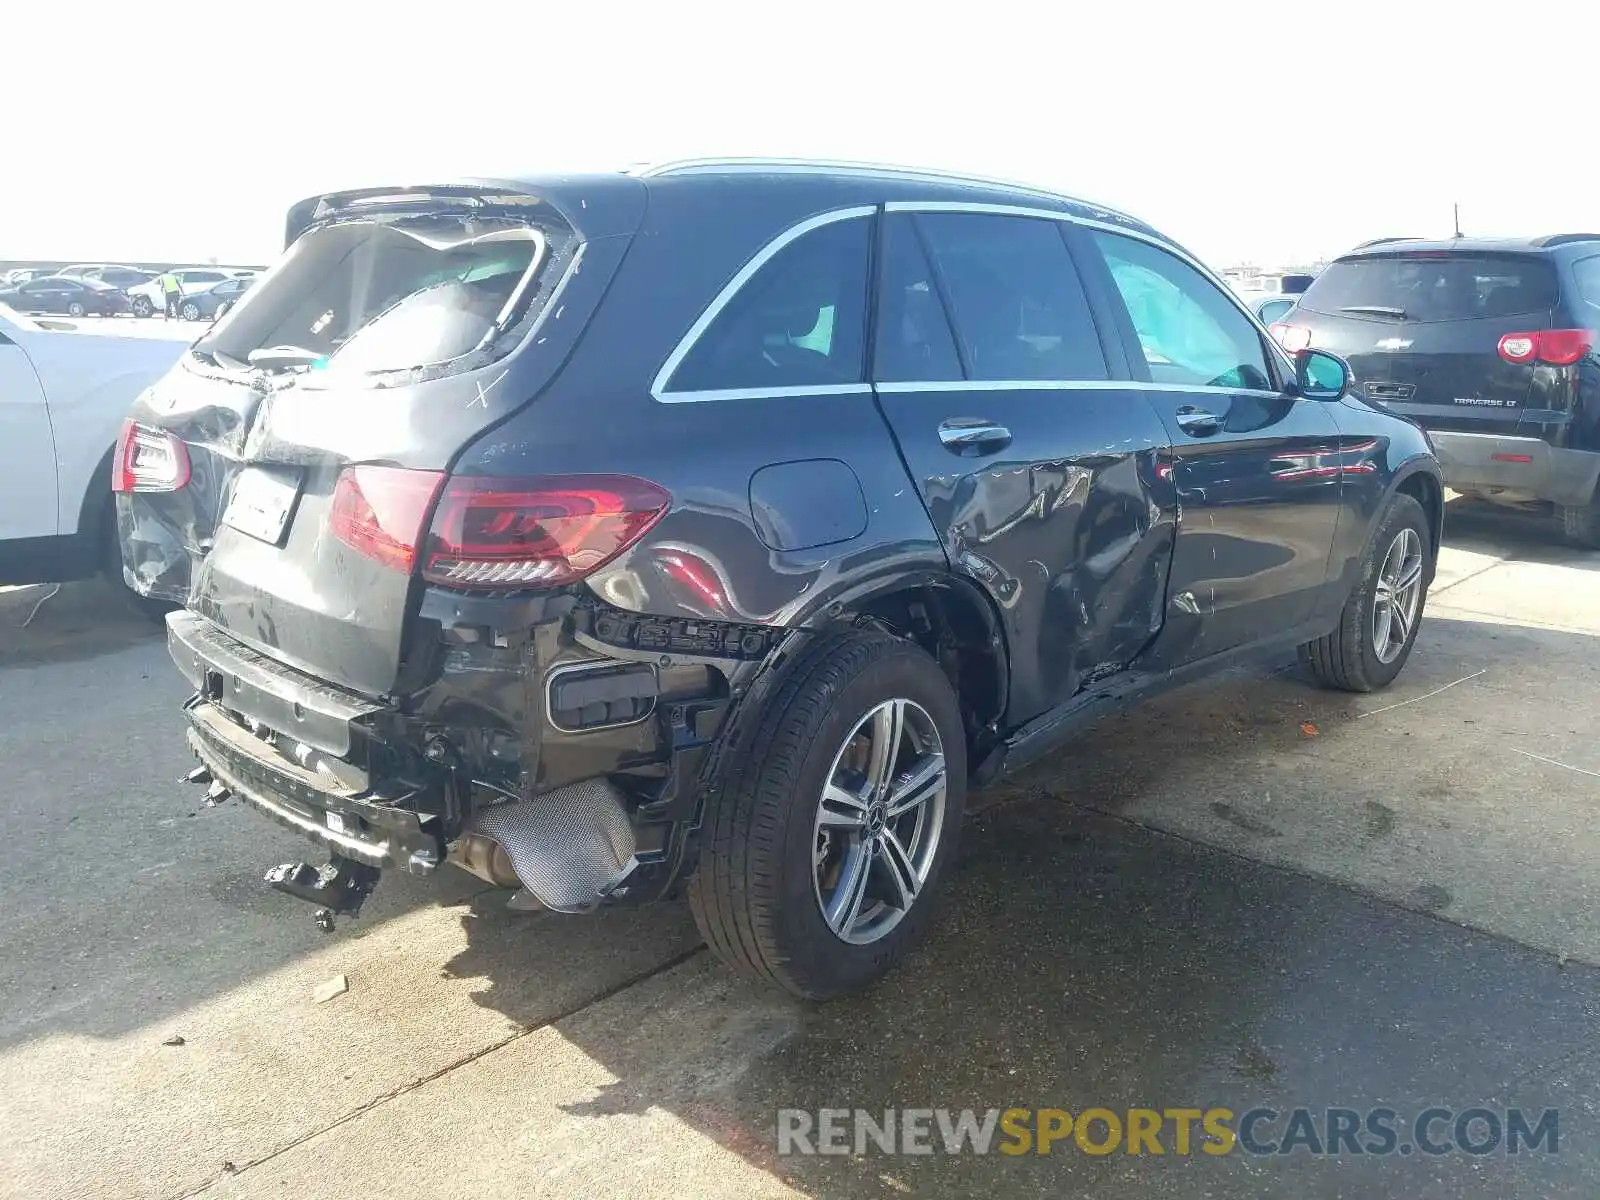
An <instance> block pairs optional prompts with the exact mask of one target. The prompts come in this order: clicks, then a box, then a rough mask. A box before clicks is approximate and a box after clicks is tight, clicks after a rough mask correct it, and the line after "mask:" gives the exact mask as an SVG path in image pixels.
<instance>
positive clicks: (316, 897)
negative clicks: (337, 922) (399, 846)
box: [264, 854, 382, 933]
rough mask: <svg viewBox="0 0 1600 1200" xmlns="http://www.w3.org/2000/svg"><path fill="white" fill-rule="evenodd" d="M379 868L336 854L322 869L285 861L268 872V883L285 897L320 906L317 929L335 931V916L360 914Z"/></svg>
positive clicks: (370, 892)
mask: <svg viewBox="0 0 1600 1200" xmlns="http://www.w3.org/2000/svg"><path fill="white" fill-rule="evenodd" d="M381 874H382V872H381V871H379V870H378V868H377V867H374V866H369V865H368V864H366V863H360V862H355V861H354V860H352V859H348V858H342V857H340V856H339V855H337V854H335V855H334V856H333V857H332V858H330V859H329V860H328V861H327V863H326V864H325V865H324V866H322V867H321V868H318V867H313V866H312V865H311V864H310V863H305V862H294V863H282V864H280V865H279V866H276V867H273V868H272V869H271V870H270V871H268V872H267V873H266V875H265V877H264V878H265V879H266V882H267V883H268V884H270V885H271V886H272V887H274V888H276V889H277V890H278V891H280V892H282V893H284V894H285V895H286V896H293V897H294V898H295V899H296V900H304V901H306V902H307V903H310V904H316V905H320V906H321V907H320V908H318V910H317V913H316V922H317V928H318V929H321V930H322V931H323V932H324V933H331V932H332V931H333V918H334V916H335V915H341V916H347V917H357V916H360V915H361V906H362V905H363V904H365V903H366V901H367V897H368V896H370V895H372V889H373V888H375V887H377V886H378V876H379V875H381Z"/></svg>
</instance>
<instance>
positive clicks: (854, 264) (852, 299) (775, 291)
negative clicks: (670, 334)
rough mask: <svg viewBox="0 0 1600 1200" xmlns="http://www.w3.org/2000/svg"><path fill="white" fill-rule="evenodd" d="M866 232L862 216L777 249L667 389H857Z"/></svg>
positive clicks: (712, 326)
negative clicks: (852, 386) (841, 386)
mask: <svg viewBox="0 0 1600 1200" xmlns="http://www.w3.org/2000/svg"><path fill="white" fill-rule="evenodd" d="M869 234H870V226H869V223H868V220H867V218H865V217H852V218H849V219H847V220H842V221H831V222H829V223H828V224H826V225H822V226H819V227H818V228H816V229H812V230H809V231H808V232H806V233H803V234H801V235H800V236H799V237H797V238H796V239H795V240H794V241H792V242H790V243H789V244H788V245H786V246H784V247H783V248H782V249H780V250H779V251H778V252H777V253H775V254H774V255H773V256H772V257H771V258H769V259H768V260H767V261H766V262H765V263H763V264H762V265H761V267H760V268H759V269H758V270H757V271H756V272H755V274H754V275H752V276H751V277H750V278H749V279H747V280H746V281H745V282H744V285H743V286H742V287H740V289H739V290H738V291H737V292H736V293H734V295H733V297H732V298H731V299H730V300H729V301H728V302H727V303H726V304H725V305H723V307H722V309H721V311H719V312H718V313H717V315H716V316H715V317H714V318H713V319H712V321H711V323H710V324H709V325H708V326H707V327H706V328H705V329H704V330H703V331H702V332H701V334H700V336H699V338H698V339H696V341H695V343H694V345H693V346H692V347H691V348H690V350H689V353H688V354H687V355H686V356H685V357H684V360H683V362H682V363H680V364H679V366H678V369H677V370H676V371H674V372H673V374H672V378H671V379H670V380H669V381H668V382H667V390H668V391H669V392H710V391H725V390H731V389H766V388H805V387H828V386H835V385H839V384H851V383H861V382H863V379H862V359H863V352H864V346H865V342H866V314H867V257H868V256H867V246H868V238H869Z"/></svg>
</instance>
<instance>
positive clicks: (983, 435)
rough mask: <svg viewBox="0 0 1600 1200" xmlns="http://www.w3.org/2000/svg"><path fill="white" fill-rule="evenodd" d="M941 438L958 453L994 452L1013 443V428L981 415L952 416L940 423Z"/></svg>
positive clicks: (947, 447) (946, 446) (946, 447)
mask: <svg viewBox="0 0 1600 1200" xmlns="http://www.w3.org/2000/svg"><path fill="white" fill-rule="evenodd" d="M939 440H940V441H941V442H943V443H944V446H945V449H947V450H950V451H952V452H954V453H956V454H964V455H977V454H993V453H994V452H995V451H996V450H1004V449H1005V448H1006V447H1007V446H1009V445H1010V444H1011V430H1009V429H1007V428H1006V427H1005V426H1004V425H996V424H995V423H994V422H993V421H988V420H984V419H983V418H981V417H951V418H950V419H949V420H948V421H945V422H943V423H942V424H940V426H939Z"/></svg>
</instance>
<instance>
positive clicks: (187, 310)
mask: <svg viewBox="0 0 1600 1200" xmlns="http://www.w3.org/2000/svg"><path fill="white" fill-rule="evenodd" d="M178 315H179V316H180V317H182V318H183V319H184V320H185V321H198V320H199V319H200V306H199V305H198V304H196V303H195V302H194V301H193V300H185V301H184V302H183V306H182V307H181V308H179V309H178Z"/></svg>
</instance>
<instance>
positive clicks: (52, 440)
mask: <svg viewBox="0 0 1600 1200" xmlns="http://www.w3.org/2000/svg"><path fill="white" fill-rule="evenodd" d="M185 349H187V346H186V344H185V343H184V342H182V341H177V340H172V339H166V338H148V337H117V336H113V335H110V334H106V335H96V334H85V333H76V332H72V331H71V329H70V327H67V326H65V325H63V324H62V323H59V322H52V321H50V320H48V319H44V320H33V319H31V318H29V317H25V316H22V315H21V314H20V313H17V312H14V311H12V310H11V309H9V308H6V307H4V306H0V584H17V583H60V582H65V581H67V580H72V579H84V578H88V577H89V576H91V575H94V574H96V573H97V572H100V571H105V572H106V573H107V574H109V575H110V576H111V577H113V578H115V579H118V580H120V579H121V578H122V555H121V549H120V546H119V543H118V541H117V536H116V509H115V507H114V506H113V504H112V499H111V473H112V466H113V463H112V459H113V452H114V449H115V447H116V445H117V441H118V435H119V433H120V432H121V429H122V422H123V419H124V418H125V417H126V416H127V414H128V410H129V409H130V408H131V407H132V406H133V402H134V400H135V398H136V397H137V396H138V395H139V393H140V392H142V391H144V389H145V388H147V387H149V386H150V385H151V384H152V383H154V382H155V381H156V380H157V379H159V378H160V377H161V376H162V375H164V374H166V372H167V371H168V370H169V369H170V368H171V367H172V366H173V364H174V363H176V362H177V361H178V356H179V355H181V354H182V353H183V352H184V351H185Z"/></svg>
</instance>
